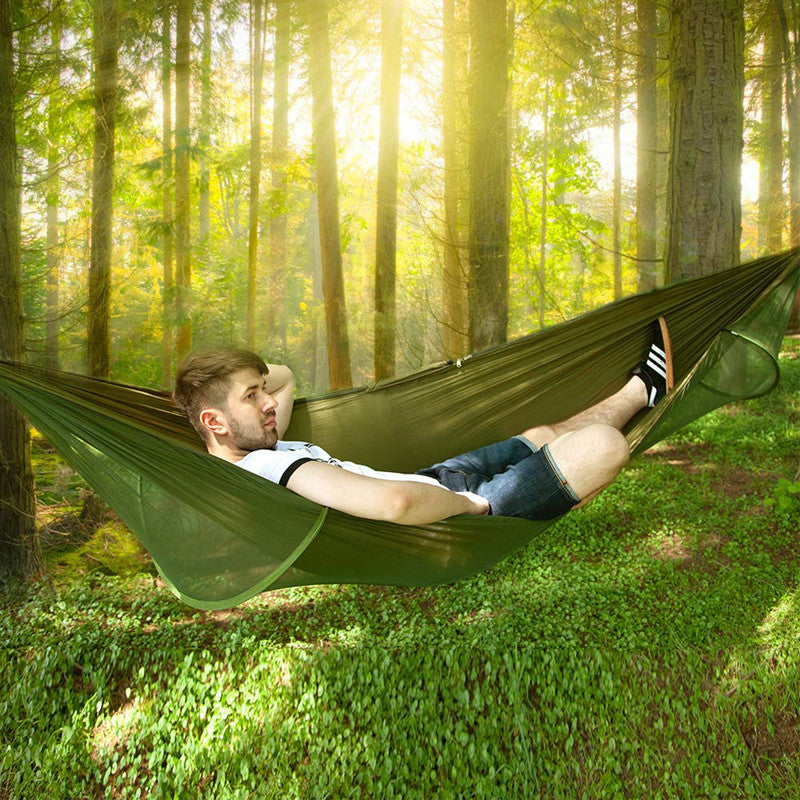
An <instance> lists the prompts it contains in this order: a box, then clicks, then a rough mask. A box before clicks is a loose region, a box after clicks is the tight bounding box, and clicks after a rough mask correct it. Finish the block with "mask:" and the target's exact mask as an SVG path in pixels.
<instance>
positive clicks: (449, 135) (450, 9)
mask: <svg viewBox="0 0 800 800" xmlns="http://www.w3.org/2000/svg"><path fill="white" fill-rule="evenodd" d="M458 20H459V15H458V14H457V13H456V0H443V3H442V28H443V34H444V35H443V48H442V84H443V86H442V151H443V157H444V269H443V273H442V301H443V309H442V344H443V347H444V352H445V355H446V356H447V357H448V358H459V357H460V356H463V355H465V354H466V353H467V350H468V347H469V343H468V339H467V330H468V321H467V309H468V303H467V270H466V267H465V264H464V258H463V252H464V250H465V248H464V240H465V239H466V236H464V235H463V227H464V226H463V219H462V218H463V216H464V212H463V210H462V209H461V208H460V207H461V206H462V205H466V202H465V201H466V197H465V196H462V195H463V194H464V193H463V192H462V188H463V186H464V179H465V177H467V176H468V173H467V163H466V161H467V159H466V157H465V153H464V152H463V151H464V148H463V147H462V146H460V138H459V130H460V129H461V128H462V127H463V128H464V129H466V124H463V125H462V124H460V123H464V122H465V121H464V119H463V114H462V113H461V111H460V108H461V106H462V103H460V102H459V101H460V99H461V91H462V90H461V87H462V86H463V85H464V83H465V77H466V60H467V47H466V44H462V40H465V39H466V38H467V37H466V31H463V32H462V31H461V29H460V26H459V25H458ZM459 67H460V68H459ZM462 73H463V74H462ZM467 194H468V191H467Z"/></svg>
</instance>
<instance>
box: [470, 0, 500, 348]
mask: <svg viewBox="0 0 800 800" xmlns="http://www.w3.org/2000/svg"><path fill="white" fill-rule="evenodd" d="M506 15H507V9H506V4H505V2H498V0H471V4H470V33H471V58H470V79H469V91H470V131H471V137H470V155H469V175H470V234H469V266H470V273H469V316H470V320H469V321H470V336H469V338H470V349H471V350H472V351H475V350H482V349H484V348H486V347H491V346H492V345H496V344H500V343H501V342H504V341H505V339H506V334H507V328H508V247H509V243H508V233H509V231H508V217H509V209H508V180H509V163H508V113H507V110H506V109H507V107H506V103H507V102H508V53H509V46H508V22H507V18H506Z"/></svg>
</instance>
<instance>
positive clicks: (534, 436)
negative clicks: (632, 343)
mask: <svg viewBox="0 0 800 800" xmlns="http://www.w3.org/2000/svg"><path fill="white" fill-rule="evenodd" d="M673 379H674V376H673V369H672V345H671V343H670V338H669V332H668V331H667V323H666V321H665V320H664V319H663V318H662V317H659V319H658V320H656V321H655V322H654V324H653V342H652V344H651V346H650V348H649V350H648V351H647V353H646V354H645V357H644V359H643V360H642V361H641V362H640V363H639V364H638V365H637V366H636V367H635V368H634V369H633V370H632V375H631V377H630V379H629V380H628V382H627V383H626V384H625V385H624V386H623V387H622V388H621V389H620V390H619V391H618V392H615V393H614V394H613V395H611V397H608V398H606V399H605V400H601V401H600V402H599V403H597V404H596V405H594V406H592V407H591V408H587V409H586V410H585V411H582V412H580V413H579V414H576V415H575V416H574V417H570V418H569V419H567V420H565V421H564V422H557V423H555V424H553V425H539V426H537V427H534V428H529V429H528V430H526V431H523V434H522V435H523V436H525V438H527V439H528V440H529V441H531V442H533V444H535V445H536V446H537V447H540V448H541V447H543V446H544V445H547V450H548V451H549V454H550V457H551V458H552V460H553V461H554V462H555V464H556V467H557V468H558V470H559V471H560V472H561V474H562V475H563V477H564V479H565V480H566V481H567V483H568V484H569V486H570V487H571V489H572V491H573V492H574V493H575V494H576V495H577V496H578V497H579V498H580V504H583V503H586V502H587V501H589V500H591V499H592V498H593V497H594V496H595V495H596V494H598V492H600V491H601V490H602V489H604V488H605V487H606V486H608V484H609V483H611V481H612V480H614V478H615V477H616V476H617V474H618V473H619V471H620V470H621V469H622V468H623V467H624V466H625V464H626V463H627V461H628V458H629V457H630V449H629V447H628V442H627V440H626V439H625V437H624V436H623V435H622V433H621V431H622V428H623V426H624V425H625V424H626V423H627V422H628V421H629V420H630V419H631V418H632V417H633V416H634V414H636V413H637V412H639V411H641V410H642V409H643V408H646V407H647V406H648V405H649V406H652V405H655V403H657V402H658V401H659V400H660V399H661V398H663V397H664V396H665V395H666V393H667V392H669V391H670V390H671V389H672V386H673Z"/></svg>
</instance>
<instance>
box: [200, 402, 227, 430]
mask: <svg viewBox="0 0 800 800" xmlns="http://www.w3.org/2000/svg"><path fill="white" fill-rule="evenodd" d="M200 424H201V425H202V426H203V427H204V428H206V429H207V430H209V431H211V433H214V434H216V435H217V436H222V435H224V434H226V433H228V430H229V429H228V423H227V421H226V419H225V415H224V414H223V413H222V412H221V411H220V410H219V409H218V408H204V409H203V410H202V411H201V412H200Z"/></svg>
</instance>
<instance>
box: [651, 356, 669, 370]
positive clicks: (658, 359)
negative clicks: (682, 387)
mask: <svg viewBox="0 0 800 800" xmlns="http://www.w3.org/2000/svg"><path fill="white" fill-rule="evenodd" d="M647 357H648V358H649V359H652V360H653V361H654V362H655V363H656V364H661V366H662V367H664V368H665V369H666V366H667V359H666V358H664V357H663V356H662V355H660V354H659V353H648V355H647Z"/></svg>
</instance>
